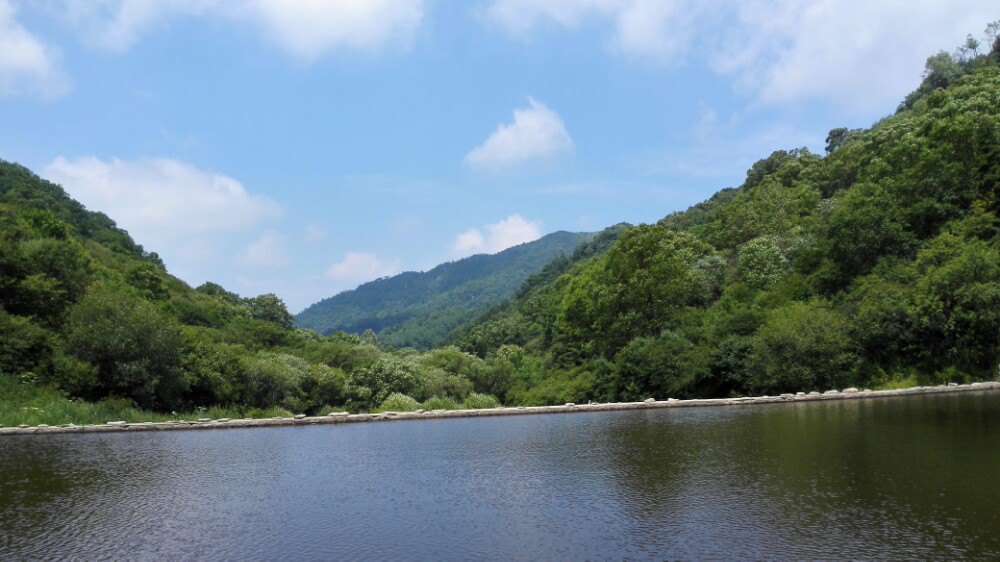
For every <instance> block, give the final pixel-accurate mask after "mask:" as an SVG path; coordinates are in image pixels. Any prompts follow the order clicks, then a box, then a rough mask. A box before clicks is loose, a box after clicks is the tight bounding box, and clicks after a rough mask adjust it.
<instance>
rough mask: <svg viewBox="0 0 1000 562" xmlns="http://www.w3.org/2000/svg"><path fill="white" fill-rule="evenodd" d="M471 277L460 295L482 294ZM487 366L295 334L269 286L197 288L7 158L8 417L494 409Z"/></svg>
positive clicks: (529, 262)
mask: <svg viewBox="0 0 1000 562" xmlns="http://www.w3.org/2000/svg"><path fill="white" fill-rule="evenodd" d="M580 237H586V235H568V234H558V235H554V236H552V237H550V238H549V239H548V240H547V241H546V242H545V243H543V244H536V245H534V246H527V247H523V248H520V249H514V250H513V251H512V252H510V253H508V254H506V255H505V256H504V257H502V258H501V259H500V260H497V261H496V263H495V264H494V266H496V267H495V269H496V271H495V273H497V277H496V279H497V280H499V281H502V282H504V283H516V281H514V280H512V279H513V278H516V277H517V276H518V275H523V274H522V273H520V272H519V267H525V268H528V267H534V265H533V264H535V263H537V262H539V261H544V260H545V259H547V256H548V255H551V254H552V253H554V252H555V250H556V249H557V248H558V247H560V245H561V244H565V245H567V246H568V247H570V248H571V247H572V244H574V240H577V239H579V238H580ZM483 259H484V258H483V257H480V258H476V259H472V260H471V261H469V262H468V263H469V264H476V263H478V262H479V261H482V260H483ZM487 261H489V260H488V259H487ZM494 266H487V267H483V268H480V269H482V270H484V271H488V272H494V269H491V267H494ZM504 266H506V268H505V267H504ZM461 267H464V266H460V267H459V268H458V269H459V271H458V273H455V274H453V275H452V277H456V278H459V277H462V275H461V273H462V269H461ZM466 277H469V276H468V275H467V276H466ZM508 277H510V279H508ZM446 280H447V279H445V281H446ZM465 280H466V281H468V279H465ZM468 285H469V286H468V287H466V288H465V289H463V290H458V288H457V287H456V291H455V294H458V295H463V296H465V297H466V300H465V301H463V302H469V303H473V304H476V303H477V302H478V301H476V300H475V299H473V298H468V295H470V294H472V295H474V294H475V290H476V288H477V286H476V284H475V283H469V284H468ZM492 287H493V285H492V284H491V283H490V282H488V281H486V280H482V282H480V283H479V285H478V288H479V289H480V290H481V291H482V292H483V293H484V294H489V292H488V290H489V289H492ZM484 300H487V301H488V299H486V298H485V297H484ZM491 372H492V371H491V370H490V369H489V366H488V365H487V364H486V362H485V361H483V360H481V359H479V358H478V357H475V356H472V355H468V354H464V353H462V352H460V351H458V350H457V349H455V348H448V349H438V350H433V351H430V352H426V353H420V354H418V353H413V352H412V351H405V352H403V351H397V350H394V349H391V348H383V347H381V346H379V345H378V344H377V343H376V342H373V341H371V340H370V339H366V338H362V337H359V336H353V335H349V334H344V333H337V334H334V335H331V336H328V337H323V336H320V335H319V334H317V333H315V332H312V331H309V330H301V329H297V328H296V327H295V326H294V321H293V318H292V315H291V314H289V312H288V310H287V309H286V307H285V305H284V303H283V302H282V301H281V299H279V298H278V297H277V296H275V295H273V294H265V295H260V296H256V297H248V298H244V297H240V296H239V295H237V294H235V293H232V292H229V291H227V290H225V289H224V288H223V287H221V286H219V285H217V284H215V283H205V284H203V285H201V286H199V287H197V288H192V287H190V286H188V285H187V284H186V283H184V282H183V281H181V280H180V279H177V278H176V277H174V276H172V275H170V273H169V272H168V271H167V270H166V268H165V267H164V264H163V263H162V261H161V260H160V259H159V257H158V256H157V255H156V254H155V253H151V252H147V251H146V250H145V249H144V248H143V247H142V246H140V245H139V244H136V243H135V241H134V240H133V239H132V238H131V237H130V236H129V234H128V233H127V232H125V231H124V230H122V229H120V228H118V227H117V226H116V225H115V223H114V221H113V220H111V219H110V218H109V217H107V216H105V215H103V214H101V213H96V212H92V211H89V210H87V209H86V208H84V207H83V205H81V204H80V203H78V202H76V201H74V200H73V199H71V198H70V197H69V196H68V195H67V194H66V192H65V191H64V190H63V189H62V188H61V187H60V186H58V185H55V184H53V183H51V182H48V181H45V180H43V179H41V178H39V177H38V176H37V175H35V174H33V173H32V172H31V171H29V170H28V169H26V168H24V167H22V166H19V165H17V164H14V163H11V162H6V161H3V160H0V424H2V425H18V424H22V423H30V424H38V423H46V424H50V425H51V424H63V423H70V422H72V423H77V424H79V423H103V422H105V421H109V420H122V419H129V420H135V421H140V420H149V419H178V418H187V419H192V418H194V417H203V416H206V415H211V416H212V417H243V416H262V417H269V416H274V415H282V416H289V415H291V413H293V412H304V413H311V414H315V413H320V412H328V411H330V410H332V409H347V410H351V411H368V410H373V409H377V408H380V407H389V406H386V405H387V404H390V405H392V406H391V407H392V408H395V409H401V408H406V407H411V406H412V409H416V408H417V407H425V408H427V409H436V408H455V407H460V406H466V407H490V406H491V405H496V404H497V399H496V398H495V397H492V396H487V395H484V394H482V393H477V392H476V391H477V390H481V389H484V388H489V387H490V385H489V383H488V381H489V380H490V378H491V375H490V373H491ZM418 400H419V401H421V402H422V404H421V402H418ZM168 412H172V413H168ZM176 412H181V413H180V414H178V413H176ZM185 412H187V413H186V414H185Z"/></svg>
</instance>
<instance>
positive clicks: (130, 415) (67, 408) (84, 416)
mask: <svg viewBox="0 0 1000 562" xmlns="http://www.w3.org/2000/svg"><path fill="white" fill-rule="evenodd" d="M291 415H292V413H291V412H288V411H287V410H284V409H281V408H268V409H266V410H259V409H242V408H220V407H213V408H206V409H199V410H196V411H193V412H177V413H173V412H171V413H169V414H164V413H158V412H151V411H148V410H143V409H140V408H136V407H135V405H134V404H132V402H130V401H128V400H124V399H120V398H110V399H106V400H102V401H100V402H85V401H82V400H70V399H68V398H67V397H66V396H65V395H64V394H63V393H61V392H59V391H57V390H54V389H51V388H46V387H41V386H35V385H28V384H22V383H21V382H20V381H18V380H16V379H14V378H13V377H7V376H0V425H3V426H6V427H11V426H17V425H20V424H27V425H38V424H40V423H44V424H48V425H60V424H66V423H74V424H77V425H84V424H101V423H105V422H109V421H118V420H121V421H128V422H141V421H172V420H184V419H186V420H191V419H197V418H213V419H218V418H269V417H275V416H282V417H288V416H291Z"/></svg>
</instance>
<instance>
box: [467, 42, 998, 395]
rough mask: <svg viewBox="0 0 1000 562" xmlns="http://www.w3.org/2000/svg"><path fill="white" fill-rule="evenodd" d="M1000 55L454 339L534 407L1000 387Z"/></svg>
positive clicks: (775, 158)
mask: <svg viewBox="0 0 1000 562" xmlns="http://www.w3.org/2000/svg"><path fill="white" fill-rule="evenodd" d="M998 47H1000V41H998V45H995V46H994V49H993V51H992V53H990V54H989V55H985V56H979V57H974V58H966V59H960V58H956V57H955V56H952V55H949V54H947V53H944V52H942V53H939V54H938V55H935V56H933V57H931V58H930V59H928V62H927V70H926V72H925V75H924V80H923V82H922V83H921V85H920V87H919V88H918V89H917V90H916V91H915V92H914V93H913V94H911V95H910V96H908V97H907V98H906V100H905V101H904V102H903V103H902V104H901V105H900V108H899V110H898V111H897V113H896V115H893V116H891V117H887V118H885V119H883V120H881V121H880V122H878V123H876V124H875V125H874V126H873V127H872V128H870V129H867V130H847V129H834V130H833V131H831V132H830V135H829V136H828V138H827V142H828V146H827V147H826V154H825V155H818V154H813V153H811V152H809V151H808V150H806V149H804V148H799V149H793V150H779V151H776V152H774V153H773V154H771V155H770V156H768V157H767V158H764V159H762V160H760V161H758V162H757V163H755V164H754V165H753V167H752V168H751V169H750V170H749V171H748V172H747V177H746V180H745V181H744V182H743V184H742V185H741V186H739V187H738V188H735V189H725V190H723V191H720V192H719V193H717V194H716V195H715V196H713V197H712V198H711V199H709V200H708V201H705V202H704V203H701V204H698V205H695V206H694V207H692V208H691V209H688V210H687V211H684V212H679V213H675V214H672V215H669V216H667V217H665V218H664V219H663V220H661V221H659V223H658V224H655V225H641V226H638V227H633V228H626V229H625V230H624V232H622V233H621V234H620V236H619V237H618V239H617V240H616V241H615V242H614V243H613V244H612V245H610V247H609V248H608V249H607V250H606V251H604V252H596V253H595V255H593V256H591V257H582V256H581V259H578V260H575V261H573V262H572V263H567V264H564V265H563V266H562V269H563V270H564V271H565V273H562V274H558V273H557V272H553V275H550V276H548V278H547V279H544V280H539V281H538V282H536V283H533V284H529V285H528V286H526V287H525V288H524V289H523V290H522V291H521V292H520V293H519V294H518V296H517V297H516V298H514V299H513V300H511V301H510V302H508V303H506V304H504V305H503V306H500V307H498V308H497V309H496V310H494V311H492V312H491V313H490V314H489V315H487V316H485V317H484V318H483V319H482V320H481V321H479V322H477V323H475V324H474V325H472V326H469V327H468V328H467V329H465V330H463V331H462V332H460V333H458V334H457V335H456V336H455V337H454V338H453V341H454V342H455V343H456V344H457V345H459V346H460V347H461V348H462V349H464V350H466V351H468V352H473V353H476V354H477V355H479V356H481V357H484V358H486V359H487V360H488V361H492V362H495V363H504V362H505V363H506V364H507V365H508V367H507V372H508V373H509V377H508V378H507V383H506V387H505V388H502V389H497V390H496V391H497V392H498V394H500V395H501V396H504V397H505V398H506V399H507V400H508V401H511V402H515V403H521V404H537V403H561V402H566V401H575V402H580V401H586V400H600V401H607V400H634V399H642V398H645V397H647V396H657V397H661V398H662V397H666V396H675V397H685V396H727V395H740V394H745V393H756V394H766V393H781V392H794V391H799V390H824V389H827V388H843V387H846V386H852V385H869V386H871V385H906V384H922V383H929V382H940V381H950V380H971V379H977V378H980V379H981V378H992V377H995V376H997V366H998V364H1000V340H998V338H1000V239H998V237H997V230H998V221H997V211H998V203H1000V69H998V65H997V63H998V60H1000V50H998Z"/></svg>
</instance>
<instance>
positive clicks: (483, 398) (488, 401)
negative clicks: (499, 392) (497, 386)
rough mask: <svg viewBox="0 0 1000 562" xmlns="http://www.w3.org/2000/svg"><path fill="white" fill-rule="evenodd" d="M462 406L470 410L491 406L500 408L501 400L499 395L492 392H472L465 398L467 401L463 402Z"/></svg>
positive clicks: (484, 408)
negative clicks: (498, 398) (498, 397)
mask: <svg viewBox="0 0 1000 562" xmlns="http://www.w3.org/2000/svg"><path fill="white" fill-rule="evenodd" d="M462 407H463V408H466V409H469V410H486V409H489V408H499V407H500V401H499V400H497V397H496V396H493V395H492V394H480V393H478V392H472V393H470V394H469V395H468V396H467V397H466V398H465V402H464V403H463V404H462Z"/></svg>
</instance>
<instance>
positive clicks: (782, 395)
mask: <svg viewBox="0 0 1000 562" xmlns="http://www.w3.org/2000/svg"><path fill="white" fill-rule="evenodd" d="M792 396H795V395H794V394H789V393H787V392H786V393H784V394H781V395H780V396H779V398H785V399H788V398H791V397H792Z"/></svg>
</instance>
